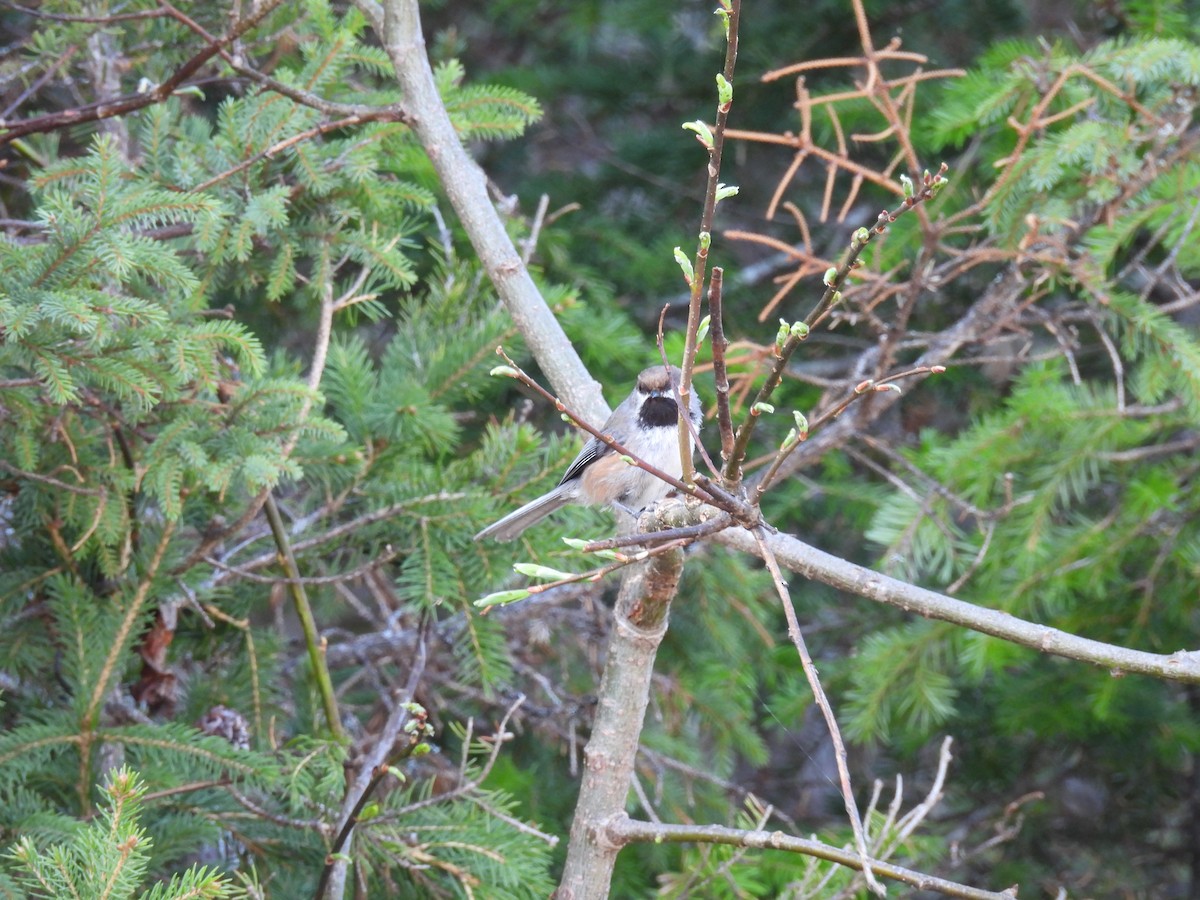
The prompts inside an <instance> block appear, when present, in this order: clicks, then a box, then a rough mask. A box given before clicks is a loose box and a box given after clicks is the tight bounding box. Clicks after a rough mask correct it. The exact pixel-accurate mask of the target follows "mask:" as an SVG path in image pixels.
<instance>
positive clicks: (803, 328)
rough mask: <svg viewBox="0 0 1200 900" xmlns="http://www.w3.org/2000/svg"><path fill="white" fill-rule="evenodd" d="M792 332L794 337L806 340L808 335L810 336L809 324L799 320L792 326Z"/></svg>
mask: <svg viewBox="0 0 1200 900" xmlns="http://www.w3.org/2000/svg"><path fill="white" fill-rule="evenodd" d="M791 332H792V337H794V338H798V339H799V340H804V339H805V338H806V337H808V326H807V325H805V324H804V323H803V322H797V323H796V324H795V325H793V326H792V328H791Z"/></svg>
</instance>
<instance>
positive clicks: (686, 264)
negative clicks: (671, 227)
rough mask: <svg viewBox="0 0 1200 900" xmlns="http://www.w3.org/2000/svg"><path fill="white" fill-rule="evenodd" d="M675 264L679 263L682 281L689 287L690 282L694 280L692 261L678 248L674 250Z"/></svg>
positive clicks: (694, 273) (694, 272)
mask: <svg viewBox="0 0 1200 900" xmlns="http://www.w3.org/2000/svg"><path fill="white" fill-rule="evenodd" d="M675 262H677V263H679V268H680V270H681V271H682V272H683V277H684V280H685V281H687V283H688V287H691V286H692V282H693V281H694V280H695V278H696V270H695V269H693V268H692V261H691V260H690V259H688V255H687V254H686V253H684V252H683V249H682V248H680V247H676V248H675Z"/></svg>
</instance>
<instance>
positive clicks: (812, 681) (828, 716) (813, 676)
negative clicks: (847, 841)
mask: <svg viewBox="0 0 1200 900" xmlns="http://www.w3.org/2000/svg"><path fill="white" fill-rule="evenodd" d="M754 539H755V540H756V541H757V542H758V547H759V550H760V552H761V553H762V560H763V562H764V563H765V564H766V566H767V571H768V572H770V573H771V580H772V581H773V582H774V584H775V591H776V593H777V594H778V595H779V600H780V603H781V604H782V605H783V614H784V617H785V618H786V619H787V630H788V637H789V638H791V640H792V644H793V646H795V648H796V653H797V654H798V655H799V657H800V665H801V666H802V667H803V669H804V676H805V678H807V679H808V685H809V687H810V688H811V690H812V694H813V699H814V700H815V701H816V704H817V708H818V709H820V710H821V715H822V716H823V717H824V719H825V726H826V727H827V728H828V729H829V738H830V740H831V741H832V742H833V756H834V760H835V762H836V763H837V770H838V780H839V782H840V783H841V788H842V801H843V802H844V803H845V806H846V815H847V816H848V817H849V819H850V827H851V828H852V829H853V831H854V844H855V846H856V847H857V848H858V855H859V858H860V861H861V868H862V873H863V877H864V878H865V879H866V882H867V887H868V888H869V889H870V890H871V891H872V893H875V894H877V895H879V896H881V897H882V896H884V895H885V894H886V893H887V891H885V890H884V889H883V888H882V887H881V886H880V884H879V883H878V882H877V881H876V880H875V876H874V875H872V873H871V865H872V863H871V860H870V858H869V857H868V854H867V837H866V833H865V832H864V831H863V825H862V819H861V818H860V817H859V814H858V806H857V804H856V803H855V801H854V788H853V786H852V785H851V784H850V767H849V765H848V764H847V761H846V745H845V743H844V742H843V741H842V732H841V729H840V728H838V723H837V717H836V716H834V714H833V707H832V706H830V704H829V698H828V697H827V696H825V689H824V688H823V687H822V686H821V679H820V676H818V675H817V667H816V665H815V664H814V663H813V661H812V657H811V656H810V655H809V652H808V646H807V645H806V644H805V642H804V634H803V633H802V632H801V631H800V620H799V619H797V618H796V608H795V607H794V606H793V605H792V596H791V593H790V592H789V591H788V586H787V583H786V582H785V581H784V580H783V572H781V571H780V569H779V561H778V560H777V559H776V558H775V554H774V552H773V551H772V550H771V548H770V546H769V545H768V544H767V542H766V539H765V538H764V536H763V533H762V530H761V529H755V531H754Z"/></svg>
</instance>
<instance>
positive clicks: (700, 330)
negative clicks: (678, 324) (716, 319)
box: [696, 316, 712, 344]
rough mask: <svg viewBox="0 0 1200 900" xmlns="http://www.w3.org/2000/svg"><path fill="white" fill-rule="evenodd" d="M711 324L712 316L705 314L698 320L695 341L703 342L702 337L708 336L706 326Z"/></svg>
mask: <svg viewBox="0 0 1200 900" xmlns="http://www.w3.org/2000/svg"><path fill="white" fill-rule="evenodd" d="M711 324H712V316H705V317H704V318H703V319H701V320H700V327H699V328H697V329H696V343H697V344H702V343H704V339H705V338H706V337H708V327H709V325H711Z"/></svg>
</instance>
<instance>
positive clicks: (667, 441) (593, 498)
mask: <svg viewBox="0 0 1200 900" xmlns="http://www.w3.org/2000/svg"><path fill="white" fill-rule="evenodd" d="M682 377H683V373H682V372H681V371H679V369H678V367H676V366H669V367H668V366H662V365H658V366H651V367H650V368H648V369H646V370H644V371H643V372H642V374H640V375H639V376H638V379H637V386H636V387H634V389H633V393H632V394H630V395H629V396H628V397H626V398H625V400H624V401H623V402H622V403H621V405H620V406H618V407H617V408H616V409H614V410H613V413H612V415H611V416H609V417H608V421H607V422H605V423H604V426H603V427H602V428H601V429H600V431H601V432H602V433H604V434H606V435H610V436H611V437H612V438H613V440H615V441H616V442H617V443H618V444H621V445H622V446H623V447H625V448H626V449H627V450H629V452H630V453H632V454H633V455H634V456H636V457H637V458H638V459H640V460H642V461H644V462H647V463H649V464H650V465H652V466H654V468H656V469H659V470H660V471H662V472H665V473H667V474H668V475H673V476H674V477H675V478H679V477H680V475H682V474H683V465H682V463H681V462H680V459H679V431H678V423H679V404H678V403H676V402H675V392H674V388H677V387H678V386H679V380H680V379H681V378H682ZM689 418H690V419H691V420H692V424H693V425H695V426H696V429H697V430H699V428H700V400H699V398H698V397H697V396H696V395H695V393H693V394H692V397H691V404H690V410H689ZM693 450H694V445H693V441H692V439H691V437H690V436H689V439H688V452H689V453H691V452H693ZM670 490H671V486H670V485H669V484H667V483H666V482H665V481H663V480H662V479H660V478H657V477H655V476H654V475H651V474H650V473H649V472H646V471H644V470H642V469H640V468H638V467H637V466H631V465H629V463H627V462H625V461H624V460H622V459H621V457H620V456H618V455H617V453H616V452H614V451H613V449H612V448H611V447H610V446H608V444H606V443H604V442H603V441H601V440H600V439H599V438H592V439H591V440H590V441H588V442H587V443H586V444H584V446H583V449H582V450H580V451H579V455H578V456H577V457H575V461H574V462H573V463H571V465H569V466H568V467H567V471H566V472H565V473H564V474H563V477H562V480H561V481H559V482H558V485H557V486H556V487H555V488H554V489H553V490H551V491H549V492H547V493H545V494H542V496H540V497H538V498H537V499H536V500H531V501H530V502H529V503H526V504H525V505H524V506H522V507H521V508H520V509H518V510H516V511H514V512H510V513H509V514H508V515H507V516H505V517H504V518H503V519H501V520H500V521H498V522H496V523H494V524H492V525H489V526H488V527H487V528H485V529H483V531H481V532H479V534H477V535H475V540H477V541H481V540H483V539H484V538H495V539H496V540H498V541H511V540H513V539H515V538H517V537H519V536H520V535H521V533H522V532H524V531H525V529H526V528H528V527H529V526H531V525H533V524H535V523H537V522H540V521H541V520H542V519H544V518H545V517H546V516H548V515H550V513H552V512H554V511H555V510H556V509H561V508H562V507H564V506H566V505H567V504H568V503H581V504H585V505H591V506H600V505H605V504H607V505H609V506H614V507H616V508H618V509H623V510H625V511H626V512H628V513H631V514H636V513H637V512H639V511H640V510H643V509H645V508H646V507H647V506H650V505H651V504H652V503H655V502H656V501H658V500H661V499H662V498H663V497H665V496H666V495H667V492H668V491H670Z"/></svg>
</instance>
